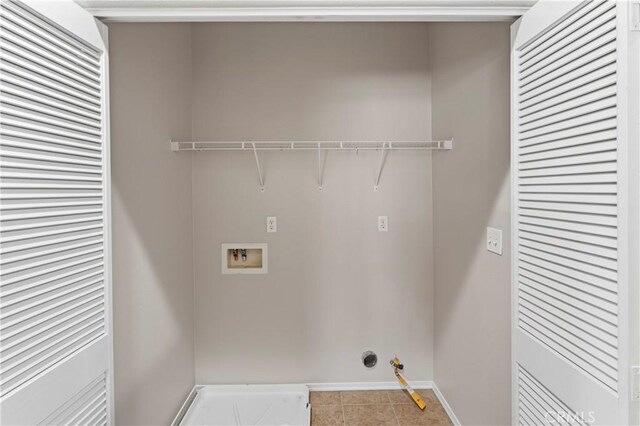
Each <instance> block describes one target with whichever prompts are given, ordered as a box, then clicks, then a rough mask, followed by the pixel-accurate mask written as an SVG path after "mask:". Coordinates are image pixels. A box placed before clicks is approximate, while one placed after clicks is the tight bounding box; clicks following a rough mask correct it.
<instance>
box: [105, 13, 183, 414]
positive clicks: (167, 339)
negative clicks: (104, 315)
mask: <svg viewBox="0 0 640 426" xmlns="http://www.w3.org/2000/svg"><path fill="white" fill-rule="evenodd" d="M109 38H110V40H109V44H110V61H111V64H110V65H111V68H110V72H111V149H112V154H111V155H112V158H111V162H112V188H111V190H112V196H113V210H112V220H113V268H114V269H113V291H114V309H115V315H114V340H115V396H116V423H117V424H120V425H134V424H145V425H149V424H169V423H170V422H171V419H172V418H173V416H174V415H175V414H176V412H177V410H178V408H179V407H180V405H181V404H182V401H183V400H184V398H185V397H186V395H187V393H188V392H189V390H190V389H191V388H192V387H193V383H194V375H193V374H194V367H193V363H194V360H193V347H194V339H193V231H192V220H191V158H190V155H189V154H186V155H180V156H176V155H174V154H173V153H171V152H170V150H169V143H168V139H169V138H170V137H175V138H187V139H188V138H190V136H191V119H190V107H191V105H190V99H191V98H190V93H191V50H190V42H191V30H190V26H189V25H188V24H162V25H158V24H110V25H109Z"/></svg>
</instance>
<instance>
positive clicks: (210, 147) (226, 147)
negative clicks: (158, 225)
mask: <svg viewBox="0 0 640 426" xmlns="http://www.w3.org/2000/svg"><path fill="white" fill-rule="evenodd" d="M170 143H171V150H172V151H174V152H180V151H251V152H253V155H254V158H255V160H256V168H257V170H258V179H259V181H260V191H262V192H264V175H263V173H262V167H260V157H259V156H258V151H297V150H307V151H316V152H317V154H318V189H319V190H320V191H322V180H323V176H324V161H323V159H322V152H323V151H329V150H351V151H356V152H358V150H379V151H380V162H379V164H378V173H377V174H376V180H375V184H374V186H373V190H374V191H378V185H379V183H380V177H381V176H382V169H383V167H384V160H385V158H386V155H387V153H388V152H389V151H390V150H416V151H425V150H450V149H453V140H440V141H234V142H225V141H215V142H214V141H209V142H206V141H188V142H185V141H170ZM325 154H326V153H325ZM325 159H326V155H325Z"/></svg>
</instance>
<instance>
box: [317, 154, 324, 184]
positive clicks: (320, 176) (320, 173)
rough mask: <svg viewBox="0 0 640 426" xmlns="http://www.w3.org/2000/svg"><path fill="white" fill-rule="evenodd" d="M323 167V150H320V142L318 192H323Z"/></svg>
mask: <svg viewBox="0 0 640 426" xmlns="http://www.w3.org/2000/svg"><path fill="white" fill-rule="evenodd" d="M323 172H324V170H323V167H322V149H320V142H318V190H319V191H320V192H322V175H323V174H324V173H323Z"/></svg>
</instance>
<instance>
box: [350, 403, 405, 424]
mask: <svg viewBox="0 0 640 426" xmlns="http://www.w3.org/2000/svg"><path fill="white" fill-rule="evenodd" d="M342 408H343V409H344V420H345V423H346V424H347V425H348V426H356V425H367V426H386V425H397V424H398V422H397V421H396V416H395V414H394V412H393V406H392V405H391V404H372V405H343V406H342Z"/></svg>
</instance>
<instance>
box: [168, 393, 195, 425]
mask: <svg viewBox="0 0 640 426" xmlns="http://www.w3.org/2000/svg"><path fill="white" fill-rule="evenodd" d="M201 387H202V386H198V385H195V386H194V387H193V389H191V392H189V395H187V398H186V399H185V400H184V402H183V403H182V407H180V410H178V414H176V417H175V418H174V419H173V421H172V422H171V426H178V425H179V424H180V422H181V421H182V418H183V417H184V415H185V414H187V410H188V409H189V407H190V406H191V403H192V402H193V400H194V398H195V397H196V393H197V392H198V389H199V388H201Z"/></svg>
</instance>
